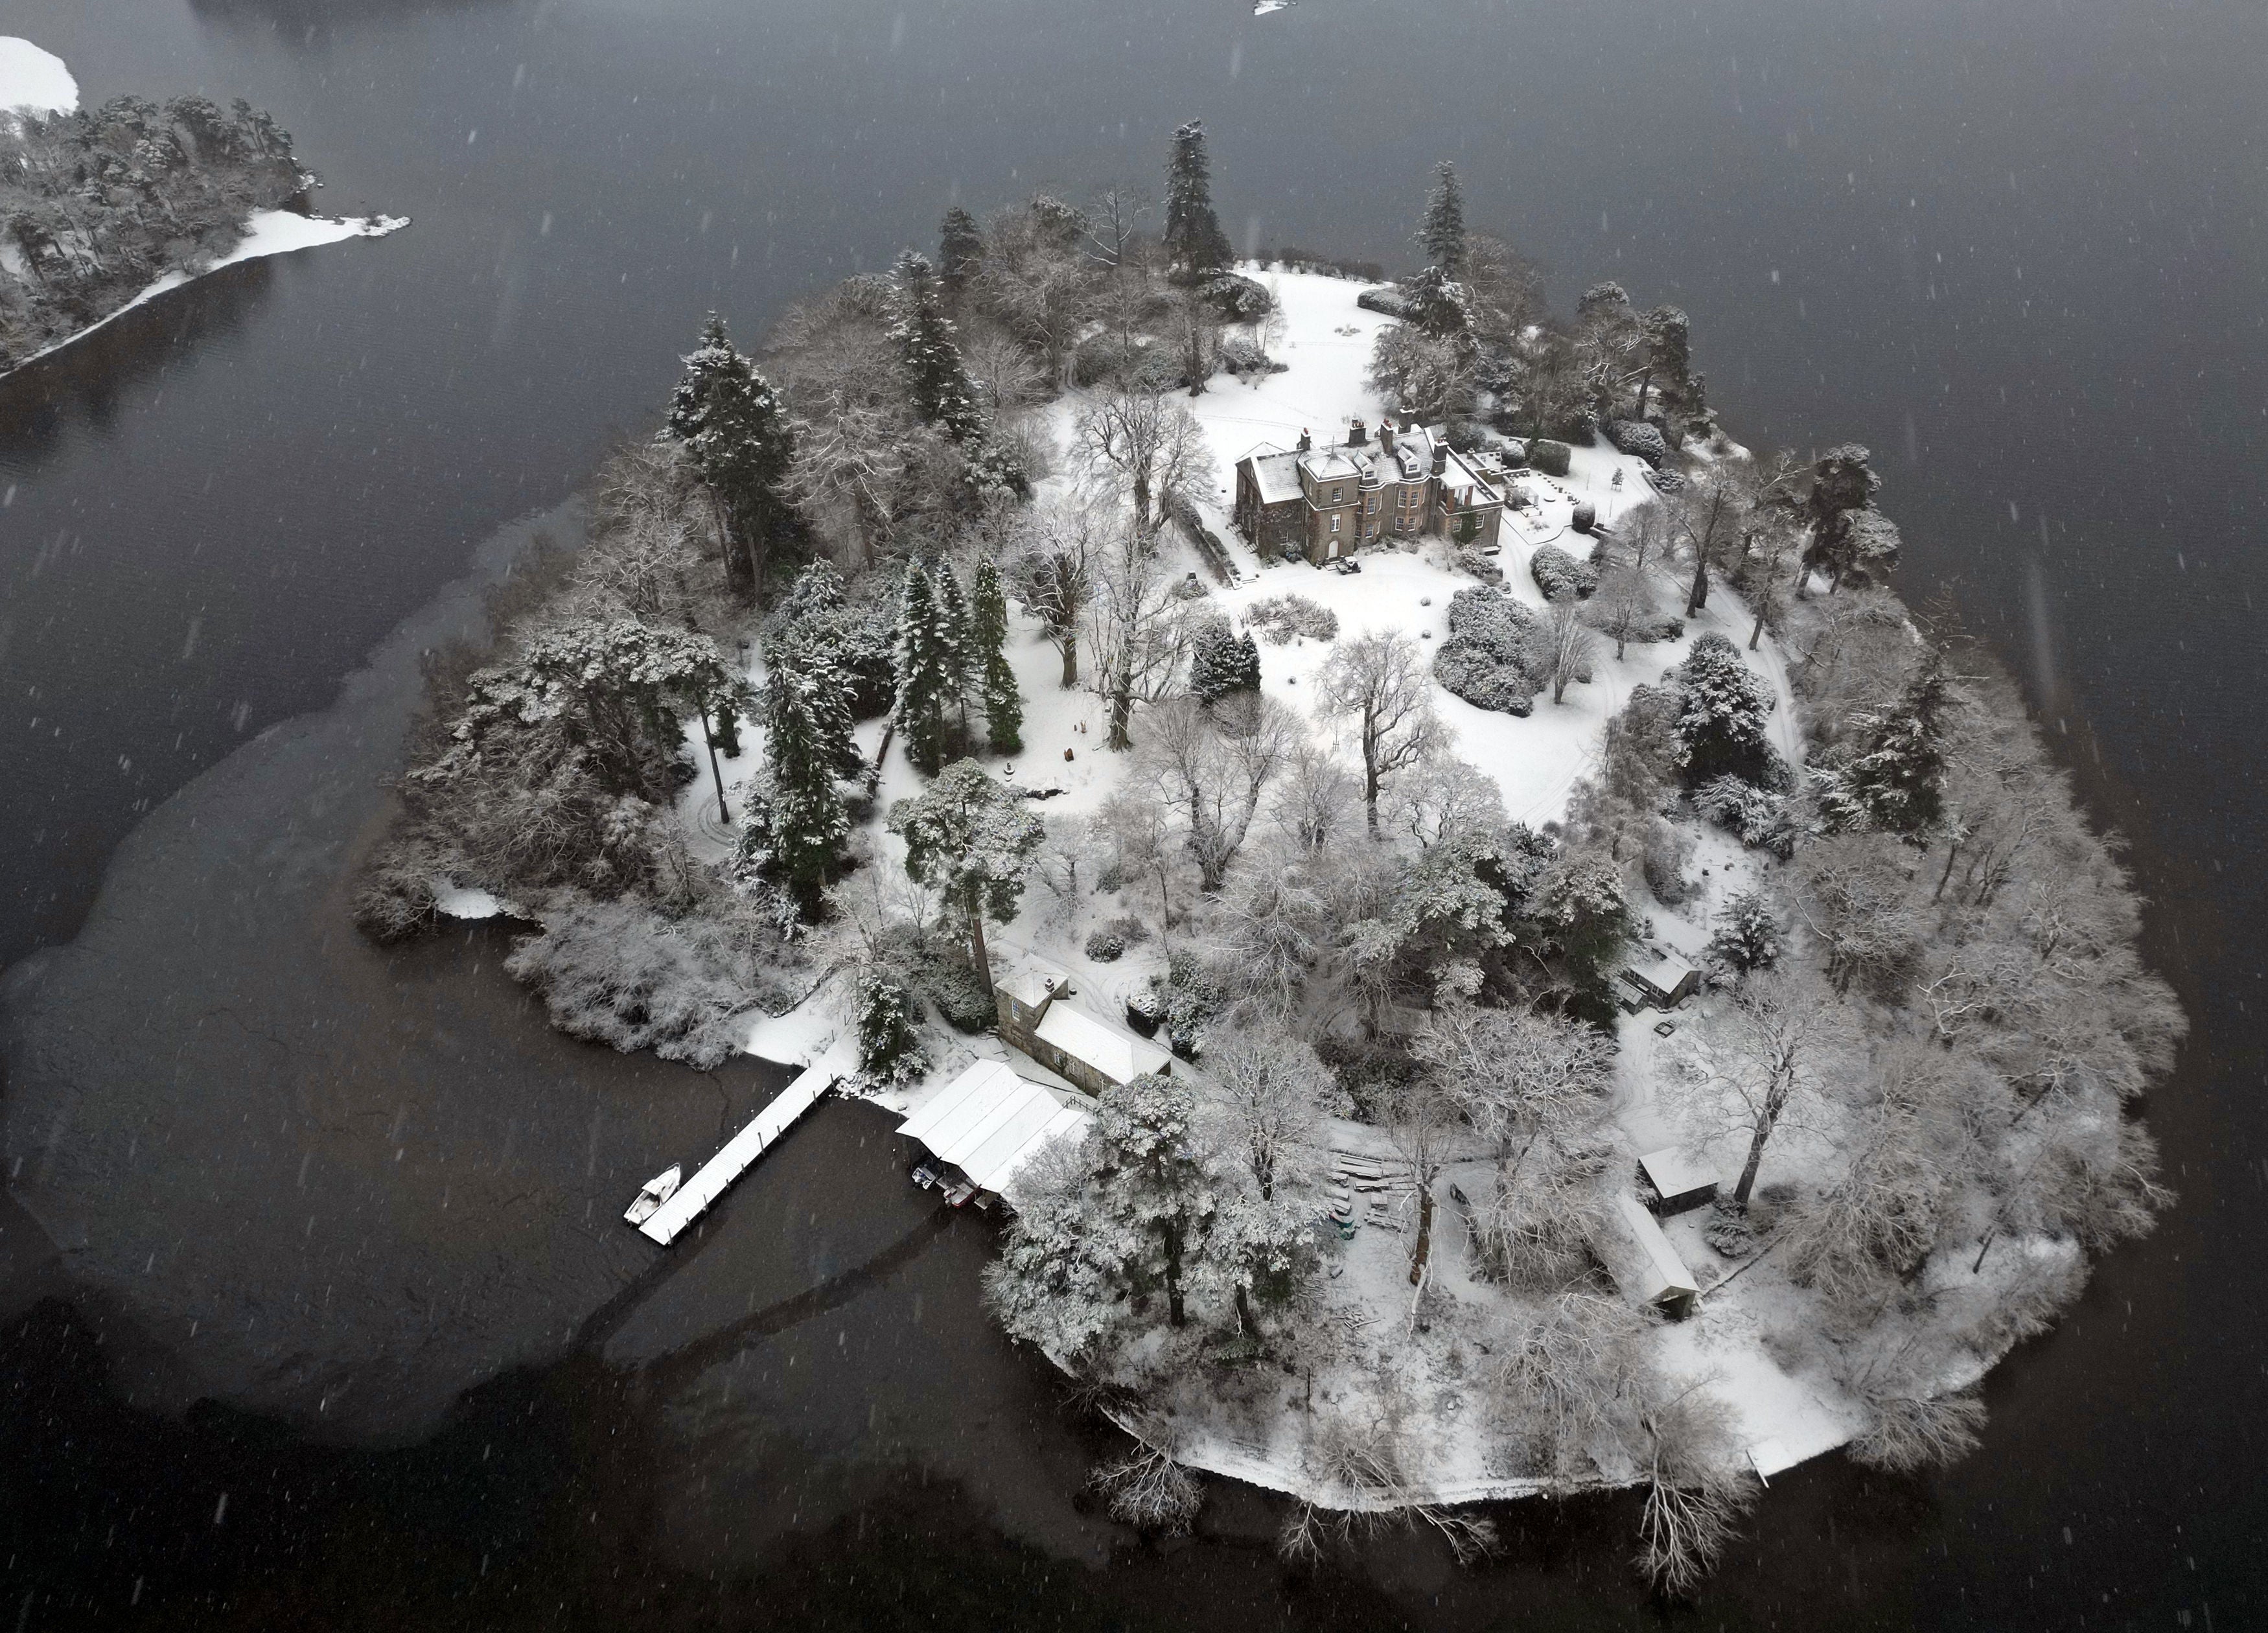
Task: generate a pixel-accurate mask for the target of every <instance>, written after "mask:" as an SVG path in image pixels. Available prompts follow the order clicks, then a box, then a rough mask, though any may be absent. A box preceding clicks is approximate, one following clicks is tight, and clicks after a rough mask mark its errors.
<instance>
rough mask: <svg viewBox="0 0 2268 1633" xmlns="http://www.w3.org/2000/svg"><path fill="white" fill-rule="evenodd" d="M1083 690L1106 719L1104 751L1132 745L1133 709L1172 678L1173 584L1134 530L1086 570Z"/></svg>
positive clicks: (1180, 645)
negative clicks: (1104, 708) (1088, 661)
mask: <svg viewBox="0 0 2268 1633" xmlns="http://www.w3.org/2000/svg"><path fill="white" fill-rule="evenodd" d="M1089 569H1090V578H1089V586H1090V587H1089V594H1088V600H1087V605H1086V620H1085V631H1086V649H1087V653H1088V656H1089V657H1090V658H1092V660H1093V662H1092V665H1091V671H1090V673H1089V675H1088V677H1087V684H1088V685H1089V686H1090V687H1091V688H1094V691H1095V692H1096V693H1097V694H1099V695H1101V698H1102V700H1103V702H1105V704H1106V705H1108V709H1109V713H1110V731H1109V735H1108V739H1106V743H1107V746H1108V747H1110V748H1113V749H1119V750H1123V749H1126V748H1129V747H1132V746H1133V741H1134V739H1133V735H1132V732H1131V730H1130V727H1131V725H1132V722H1133V718H1134V705H1135V704H1136V703H1138V702H1154V701H1156V700H1157V699H1158V698H1160V697H1161V696H1163V695H1165V693H1166V690H1167V688H1168V687H1170V686H1171V685H1172V684H1173V681H1174V677H1175V674H1177V673H1179V672H1180V669H1181V666H1182V653H1183V649H1184V648H1185V646H1186V645H1187V634H1188V632H1187V629H1186V627H1185V621H1184V620H1183V618H1182V603H1181V601H1180V600H1179V599H1178V598H1177V597H1176V596H1175V582H1174V580H1173V579H1171V578H1169V577H1167V576H1166V574H1165V573H1164V572H1163V571H1161V570H1160V568H1159V565H1158V560H1157V557H1156V556H1155V555H1153V554H1152V552H1151V550H1150V548H1148V541H1146V540H1145V538H1144V537H1143V536H1142V534H1141V532H1140V530H1139V529H1138V528H1136V527H1128V528H1125V529H1123V530H1122V531H1121V533H1120V534H1119V536H1117V537H1116V538H1114V539H1112V540H1111V541H1108V543H1107V544H1106V545H1105V546H1104V547H1103V548H1102V549H1101V552H1100V553H1099V554H1098V555H1096V556H1095V557H1094V558H1093V559H1092V560H1091V561H1090V563H1089Z"/></svg>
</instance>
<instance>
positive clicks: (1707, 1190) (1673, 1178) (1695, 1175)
mask: <svg viewBox="0 0 2268 1633" xmlns="http://www.w3.org/2000/svg"><path fill="white" fill-rule="evenodd" d="M1638 1184H1639V1185H1640V1186H1641V1187H1642V1188H1643V1192H1644V1195H1645V1198H1646V1206H1647V1207H1648V1208H1650V1209H1652V1210H1653V1211H1654V1212H1655V1213H1657V1214H1661V1215H1668V1214H1673V1213H1683V1212H1684V1211H1685V1210H1687V1209H1689V1208H1698V1207H1700V1206H1701V1205H1702V1204H1703V1203H1712V1202H1714V1201H1716V1200H1717V1176H1716V1174H1715V1173H1712V1171H1711V1170H1709V1169H1708V1168H1706V1167H1704V1166H1702V1165H1701V1164H1699V1163H1697V1162H1695V1161H1694V1160H1692V1159H1690V1158H1689V1157H1688V1156H1686V1154H1685V1153H1684V1152H1683V1151H1679V1150H1678V1149H1677V1148H1676V1147H1675V1146H1674V1145H1671V1146H1666V1147H1664V1148H1663V1149H1662V1150H1661V1151H1648V1152H1646V1155H1645V1156H1643V1157H1641V1158H1639V1159H1638Z"/></svg>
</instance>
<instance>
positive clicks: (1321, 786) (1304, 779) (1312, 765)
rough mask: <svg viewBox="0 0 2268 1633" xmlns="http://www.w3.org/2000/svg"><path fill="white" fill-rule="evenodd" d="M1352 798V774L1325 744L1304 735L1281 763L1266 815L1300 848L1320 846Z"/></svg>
mask: <svg viewBox="0 0 2268 1633" xmlns="http://www.w3.org/2000/svg"><path fill="white" fill-rule="evenodd" d="M1354 798H1355V782H1354V777H1353V776H1352V775H1351V773H1350V772H1349V771H1348V770H1347V769H1346V768H1345V767H1344V765H1341V764H1340V763H1339V761H1338V760H1337V758H1336V757H1335V756H1334V755H1333V754H1331V752H1330V751H1329V749H1328V748H1325V747H1323V746H1322V744H1320V743H1318V742H1315V741H1314V739H1309V738H1303V739H1301V740H1300V742H1299V743H1298V744H1296V745H1294V746H1293V747H1292V754H1291V757H1290V758H1289V759H1288V760H1286V761H1285V763H1284V775H1283V776H1281V777H1279V778H1278V780H1277V784H1276V798H1275V800H1274V802H1273V803H1272V804H1271V805H1270V807H1269V815H1270V817H1271V818H1273V819H1274V820H1275V823H1276V826H1277V827H1278V828H1280V829H1282V830H1283V832H1284V834H1285V836H1286V837H1287V838H1289V839H1290V840H1291V841H1292V843H1293V844H1295V845H1297V846H1298V847H1299V848H1300V850H1309V851H1313V850H1322V848H1323V847H1324V846H1325V845H1327V844H1329V842H1330V838H1331V835H1333V834H1334V833H1336V832H1337V829H1338V828H1339V824H1340V821H1341V820H1342V819H1343V818H1344V815H1345V814H1346V810H1347V807H1348V806H1350V805H1352V804H1354Z"/></svg>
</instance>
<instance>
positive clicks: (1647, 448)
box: [1607, 420, 1669, 470]
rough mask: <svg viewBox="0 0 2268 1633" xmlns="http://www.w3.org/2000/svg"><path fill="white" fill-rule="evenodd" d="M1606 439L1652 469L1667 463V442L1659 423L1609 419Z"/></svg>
mask: <svg viewBox="0 0 2268 1633" xmlns="http://www.w3.org/2000/svg"><path fill="white" fill-rule="evenodd" d="M1607 440H1608V441H1609V442H1610V443H1612V444H1614V445H1615V446H1616V447H1617V448H1619V449H1620V450H1621V451H1622V452H1624V453H1629V454H1635V455H1636V456H1637V457H1638V458H1639V459H1641V460H1645V461H1646V463H1647V464H1648V465H1651V466H1652V467H1653V468H1654V469H1656V470H1660V469H1661V467H1663V466H1665V465H1667V464H1668V463H1669V444H1668V441H1667V440H1666V439H1665V438H1663V436H1662V434H1661V427H1660V426H1659V425H1649V424H1647V423H1646V422H1645V421H1644V420H1610V421H1609V422H1608V424H1607Z"/></svg>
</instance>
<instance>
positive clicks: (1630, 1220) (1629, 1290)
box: [1608, 1191, 1701, 1316]
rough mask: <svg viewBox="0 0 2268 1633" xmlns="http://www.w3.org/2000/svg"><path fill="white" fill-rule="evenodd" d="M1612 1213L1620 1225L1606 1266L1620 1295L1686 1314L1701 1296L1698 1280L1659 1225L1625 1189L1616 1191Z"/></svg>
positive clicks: (1672, 1312)
mask: <svg viewBox="0 0 2268 1633" xmlns="http://www.w3.org/2000/svg"><path fill="white" fill-rule="evenodd" d="M1615 1216H1616V1218H1617V1219H1619V1220H1620V1221H1621V1223H1622V1226H1623V1228H1622V1231H1621V1232H1620V1236H1621V1239H1620V1240H1619V1241H1618V1242H1616V1243H1615V1244H1614V1247H1615V1249H1616V1251H1615V1252H1614V1253H1613V1254H1612V1257H1613V1261H1614V1262H1612V1263H1611V1264H1609V1266H1608V1269H1609V1270H1611V1271H1612V1272H1613V1274H1614V1278H1615V1284H1616V1286H1617V1287H1620V1288H1621V1289H1622V1290H1623V1296H1624V1298H1630V1299H1631V1300H1633V1301H1635V1302H1637V1303H1638V1304H1648V1305H1653V1306H1656V1307H1657V1308H1659V1309H1661V1310H1662V1311H1664V1312H1666V1313H1668V1314H1670V1315H1673V1316H1686V1315H1690V1314H1691V1313H1693V1306H1694V1303H1695V1301H1696V1300H1697V1299H1698V1298H1700V1297H1701V1286H1700V1284H1699V1283H1697V1282H1696V1281H1695V1280H1694V1279H1693V1273H1692V1272H1691V1271H1690V1270H1689V1269H1686V1268H1685V1261H1684V1260H1683V1259H1681V1258H1679V1257H1678V1256H1677V1249H1676V1248H1675V1247H1671V1246H1670V1245H1669V1238H1668V1237H1667V1236H1665V1235H1663V1234H1662V1232H1661V1225H1660V1224H1659V1223H1658V1222H1657V1221H1656V1220H1655V1218H1654V1217H1653V1215H1652V1214H1650V1213H1648V1212H1647V1211H1646V1204H1645V1203H1642V1202H1640V1201H1638V1198H1637V1197H1635V1196H1632V1195H1630V1194H1629V1193H1628V1192H1626V1191H1624V1192H1617V1193H1616V1195H1615Z"/></svg>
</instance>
